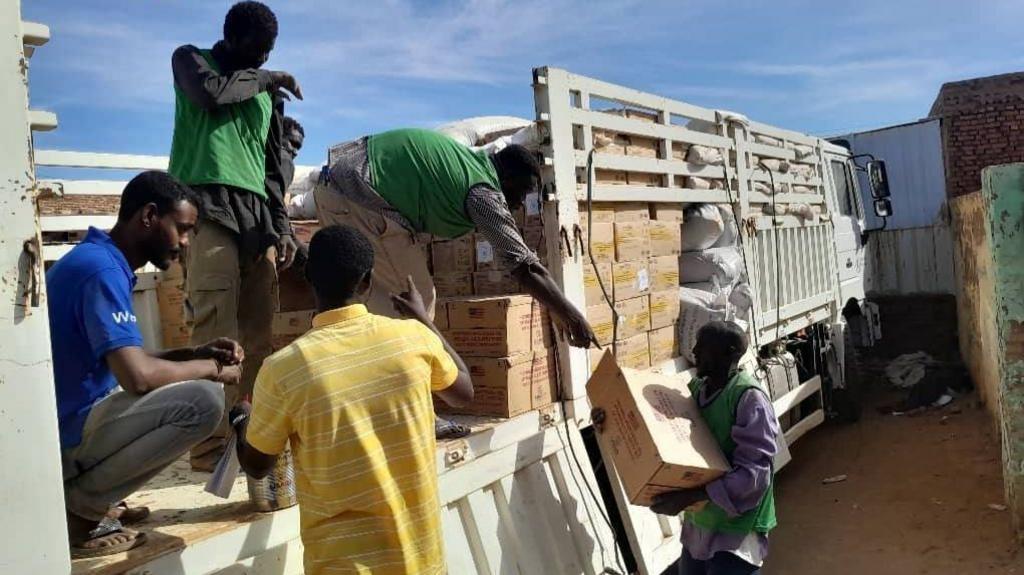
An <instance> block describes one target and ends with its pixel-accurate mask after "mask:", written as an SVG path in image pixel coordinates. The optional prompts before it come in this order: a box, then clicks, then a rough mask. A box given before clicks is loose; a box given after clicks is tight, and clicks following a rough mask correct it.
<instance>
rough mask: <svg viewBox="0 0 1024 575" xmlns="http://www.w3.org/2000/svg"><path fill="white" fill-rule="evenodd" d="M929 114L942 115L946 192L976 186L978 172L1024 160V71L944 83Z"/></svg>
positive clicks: (958, 192)
mask: <svg viewBox="0 0 1024 575" xmlns="http://www.w3.org/2000/svg"><path fill="white" fill-rule="evenodd" d="M930 117H933V118H936V117H937V118H941V119H942V138H943V153H944V155H945V163H946V193H947V195H948V196H950V197H957V196H962V195H964V194H969V193H971V192H974V191H977V190H979V189H981V170H982V169H984V168H986V167H988V166H993V165H998V164H1008V163H1013V162H1022V161H1024V130H1022V129H1021V128H1024V73H1018V74H1004V75H1001V76H991V77H987V78H976V79H973V80H964V81H962V82H953V83H949V84H945V85H944V86H943V87H942V89H941V90H940V91H939V95H938V97H937V98H936V99H935V104H934V105H933V106H932V110H931V113H930Z"/></svg>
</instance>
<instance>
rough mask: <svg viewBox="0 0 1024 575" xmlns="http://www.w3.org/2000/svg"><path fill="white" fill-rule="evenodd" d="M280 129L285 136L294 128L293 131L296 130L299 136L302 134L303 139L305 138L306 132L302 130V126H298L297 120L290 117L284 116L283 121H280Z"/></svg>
mask: <svg viewBox="0 0 1024 575" xmlns="http://www.w3.org/2000/svg"><path fill="white" fill-rule="evenodd" d="M281 128H282V129H284V133H286V134H287V133H288V132H289V131H291V130H292V129H293V128H294V129H295V130H298V132H299V133H300V134H302V137H303V138H305V137H306V130H303V129H302V124H300V123H299V121H298V120H296V119H295V118H293V117H291V116H285V117H284V119H282V120H281Z"/></svg>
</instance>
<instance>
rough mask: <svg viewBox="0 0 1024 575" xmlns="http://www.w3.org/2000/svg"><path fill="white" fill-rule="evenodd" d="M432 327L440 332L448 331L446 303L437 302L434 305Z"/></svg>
mask: <svg viewBox="0 0 1024 575" xmlns="http://www.w3.org/2000/svg"><path fill="white" fill-rule="evenodd" d="M434 327H436V328H437V329H439V330H442V331H444V330H446V329H448V302H446V301H443V300H438V302H437V303H436V304H434Z"/></svg>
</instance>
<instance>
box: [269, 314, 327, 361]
mask: <svg viewBox="0 0 1024 575" xmlns="http://www.w3.org/2000/svg"><path fill="white" fill-rule="evenodd" d="M314 315H316V310H311V309H310V310H303V311H287V312H277V313H275V314H274V320H273V323H271V328H270V333H271V347H272V348H273V349H274V351H277V350H279V349H281V348H283V347H286V346H288V345H289V344H290V343H292V342H293V341H295V340H296V339H298V338H299V336H301V335H302V334H304V333H306V332H307V331H309V330H311V329H313V316H314Z"/></svg>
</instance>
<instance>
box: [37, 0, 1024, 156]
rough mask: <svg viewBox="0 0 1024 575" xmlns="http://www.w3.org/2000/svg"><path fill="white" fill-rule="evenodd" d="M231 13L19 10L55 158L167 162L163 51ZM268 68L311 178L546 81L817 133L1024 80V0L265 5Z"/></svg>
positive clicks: (207, 35)
mask: <svg viewBox="0 0 1024 575" xmlns="http://www.w3.org/2000/svg"><path fill="white" fill-rule="evenodd" d="M231 3H232V2H224V1H220V0H217V1H209V0H205V1H202V2H199V1H194V0H177V1H171V0H148V1H145V2H138V1H130V0H121V1H113V0H108V1H99V0H75V1H74V2H68V1H66V0H64V1H58V0H22V11H23V15H24V18H25V19H29V20H34V21H37V22H42V23H45V24H48V25H49V26H50V28H51V36H52V39H51V41H50V43H49V44H48V45H46V46H44V47H43V48H41V49H40V50H39V51H38V52H37V53H36V55H35V56H34V57H33V58H32V61H31V71H30V81H31V98H32V105H33V107H35V108H43V109H48V110H52V111H55V112H57V114H58V117H59V120H60V128H59V129H58V130H57V131H55V132H52V133H47V134H40V135H38V136H37V145H39V146H40V147H45V148H59V149H75V150H87V151H98V152H117V153H144V154H166V153H167V151H168V149H169V146H170V140H171V128H172V121H173V115H174V109H173V108H174V106H173V99H174V95H173V89H172V81H171V72H170V55H171V52H172V51H173V49H174V48H175V47H176V46H178V45H180V44H184V43H192V44H196V45H199V46H208V45H211V44H212V43H213V42H214V41H216V40H217V39H219V38H220V31H221V25H222V23H223V16H224V13H225V12H226V11H227V8H228V7H229V6H230V5H231ZM268 4H269V5H270V6H271V7H272V8H273V9H274V10H275V12H276V13H277V14H278V18H279V21H280V28H281V34H280V37H279V38H278V42H277V49H276V50H275V52H274V53H273V55H272V57H271V60H270V62H268V64H267V66H266V67H267V68H269V69H283V70H288V71H290V72H292V73H293V74H294V75H295V76H296V77H297V78H298V79H299V82H300V83H301V84H302V87H303V91H304V92H305V95H306V100H305V101H303V102H298V103H295V104H293V105H292V106H291V107H290V109H289V113H290V114H292V115H294V116H296V117H298V118H299V119H300V121H301V122H302V123H303V124H304V126H305V128H306V134H307V140H306V147H305V148H304V149H303V151H302V155H301V156H300V158H299V161H300V163H304V164H315V163H320V162H321V161H322V159H323V158H324V157H325V155H326V152H325V150H326V147H327V146H328V145H330V144H332V143H335V142H339V141H344V140H347V139H351V138H353V137H357V136H360V135H363V134H366V133H372V132H374V131H380V130H385V129H389V128H396V127H404V126H433V125H437V124H440V123H443V122H446V121H450V120H453V119H458V118H464V117H469V116H477V115H498V114H500V115H518V116H525V117H532V116H533V101H532V91H531V89H530V81H531V69H532V68H533V67H535V66H542V65H550V66H557V67H562V68H567V69H569V70H571V71H573V72H576V73H579V74H585V75H589V76H594V77H597V78H600V79H602V80H607V81H610V82H616V83H621V84H625V85H628V86H630V87H634V88H637V89H641V90H645V91H651V92H655V93H658V94H660V95H664V96H668V97H672V98H676V99H680V100H684V101H687V102H690V103H694V104H698V105H703V106H708V107H713V108H728V109H733V110H737V111H740V112H743V113H745V114H747V115H748V116H750V117H751V118H753V119H756V120H759V121H763V122H767V123H771V124H775V125H779V126H781V127H785V128H791V129H795V130H800V131H804V132H809V133H813V134H818V135H830V134H836V133H842V132H847V131H853V130H862V129H868V128H874V127H880V126H885V125H890V124H896V123H902V122H906V121H911V120H914V119H917V118H921V117H923V116H925V115H927V113H928V109H929V107H930V106H931V103H932V101H933V99H934V97H935V94H936V91H937V90H938V88H939V86H940V85H941V84H942V83H943V82H945V81H950V80H958V79H963V78H969V77H976V76H985V75H990V74H998V73H1004V72H1011V71H1018V70H1024V34H1021V31H1020V30H1021V22H1024V2H1019V1H1003V0H985V1H979V2H963V1H962V0H960V1H953V0H948V1H947V0H932V1H893V0H889V1H873V0H867V1H860V2H844V3H839V2H811V1H807V2H801V1H776V2H757V1H722V0H718V1H704V0H693V1H676V2H658V1H647V2H632V1H620V2H602V1H594V0H592V1H576V0H520V1H518V2H511V1H499V0H470V1H461V2H457V1H441V2H410V1H403V0H378V1H376V2H344V1H338V0H288V1H287V2H285V1H277V2H273V1H271V2H268Z"/></svg>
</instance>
